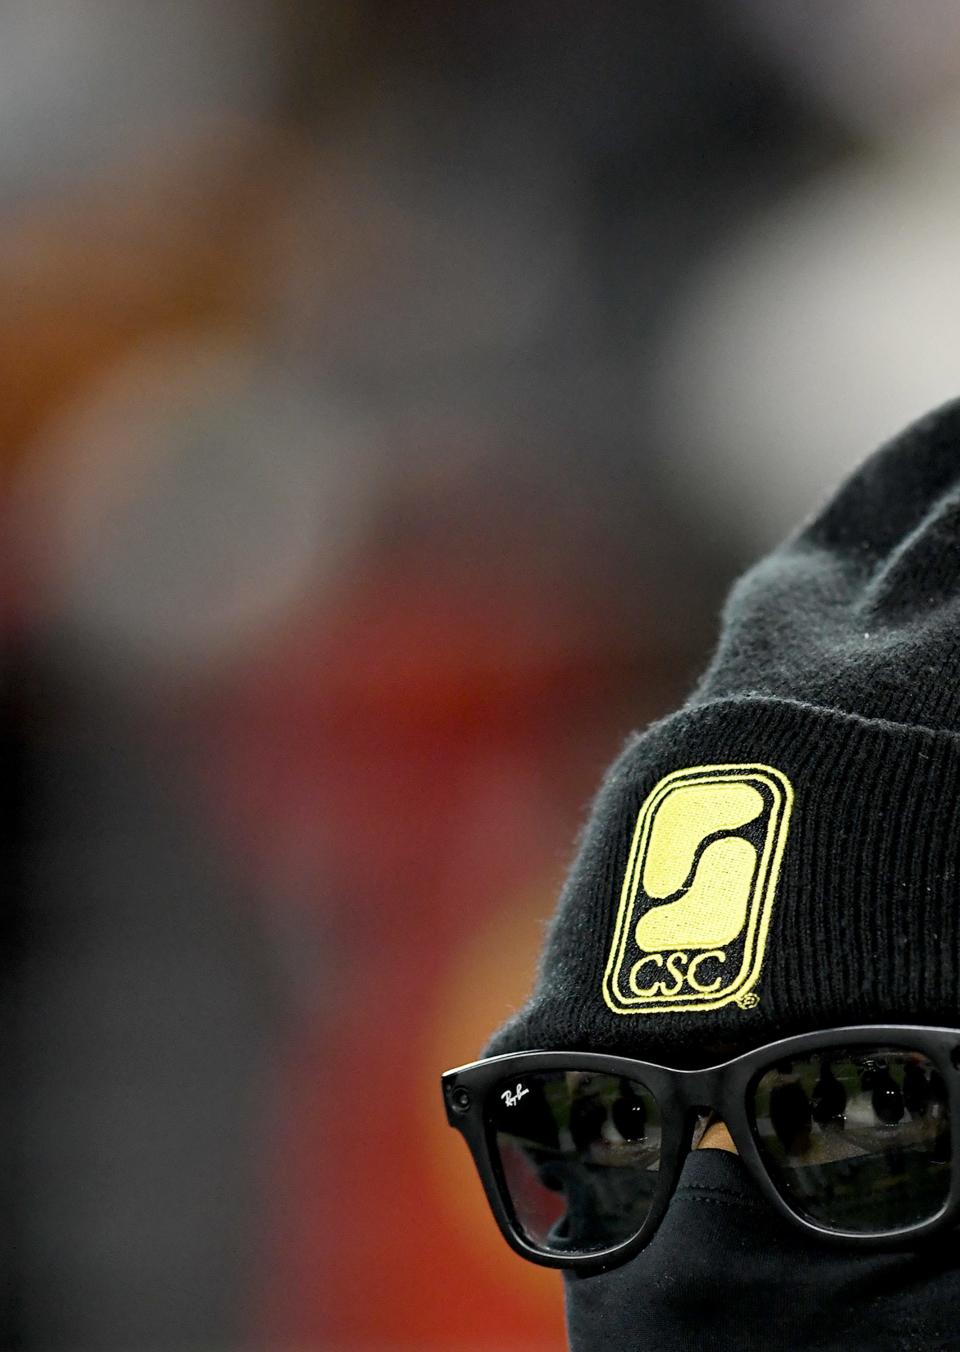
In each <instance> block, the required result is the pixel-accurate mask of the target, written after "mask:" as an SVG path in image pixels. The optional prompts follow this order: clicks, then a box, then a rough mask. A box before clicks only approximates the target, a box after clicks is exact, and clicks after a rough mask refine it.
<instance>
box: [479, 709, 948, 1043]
mask: <svg viewBox="0 0 960 1352" xmlns="http://www.w3.org/2000/svg"><path fill="white" fill-rule="evenodd" d="M722 767H726V769H727V771H728V772H730V773H734V772H736V773H742V776H743V777H744V782H749V783H754V782H760V780H762V776H760V775H759V772H758V769H757V767H760V768H761V769H765V770H769V771H770V772H771V774H770V775H769V776H768V778H769V780H770V783H771V784H774V783H783V784H786V785H787V786H788V791H789V795H790V804H789V807H790V810H789V822H788V824H787V826H786V828H783V821H782V817H781V819H780V821H779V824H778V825H777V829H778V830H782V837H783V838H782V840H780V841H779V844H778V846H777V848H778V849H779V851H780V852H779V855H778V857H777V858H776V860H775V863H776V870H775V875H776V876H775V877H774V878H773V880H772V883H771V880H770V877H769V873H770V868H768V870H767V875H768V876H767V877H766V881H765V883H764V886H765V887H767V889H768V891H767V893H766V894H765V900H764V898H761V899H760V900H761V901H762V902H763V903H764V904H766V906H767V911H766V915H765V920H764V925H765V932H764V936H763V939H764V942H763V945H762V951H761V952H760V953H759V955H758V956H757V955H755V959H756V960H755V961H754V966H753V968H752V969H751V972H752V979H751V980H750V981H749V982H748V986H749V989H747V990H745V991H744V992H741V993H740V994H739V995H738V998H737V999H732V998H731V999H729V1000H728V1001H727V1002H726V1003H722V1004H719V1005H718V1006H716V1007H710V1000H709V998H706V997H704V996H702V995H699V994H697V995H694V996H693V997H692V1001H693V1002H692V1003H691V1001H689V1000H688V1001H687V1002H686V1003H684V1000H683V999H682V998H679V997H678V998H676V999H675V1000H674V1001H673V1003H671V997H669V996H667V997H665V998H664V999H662V1000H661V1001H660V1002H659V1003H658V1002H657V1001H656V1000H654V999H651V998H650V997H649V996H648V995H646V994H644V996H643V997H629V996H628V1000H629V999H630V998H634V1004H633V1005H632V1006H631V1005H629V1003H627V1002H620V1001H619V1000H618V999H617V998H614V999H611V982H612V977H611V973H613V975H614V977H616V970H615V969H616V968H617V962H618V961H619V960H620V959H619V958H618V953H619V954H620V957H621V958H622V956H623V955H624V954H626V953H627V950H628V946H629V944H631V943H633V942H634V939H633V937H632V934H633V931H632V930H631V931H630V932H629V933H628V932H627V928H629V926H633V925H634V924H635V921H636V917H637V916H638V915H639V914H641V911H640V910H636V909H635V910H632V911H631V910H629V907H628V908H627V913H628V919H629V926H628V927H627V928H625V921H624V914H625V911H624V907H625V904H626V900H629V897H628V894H629V890H630V889H629V887H626V886H625V879H626V880H627V881H629V876H630V870H631V869H632V870H633V871H634V873H636V872H637V869H638V864H637V856H638V851H641V850H642V846H643V842H642V840H640V839H639V836H640V835H642V831H641V830H640V829H639V828H638V822H640V823H641V826H642V821H641V814H642V811H646V812H647V815H648V817H649V816H650V814H651V812H652V811H653V809H652V808H651V807H650V804H651V803H653V804H654V807H655V806H656V803H657V802H658V801H659V799H658V798H657V796H656V794H657V792H658V791H659V786H661V785H662V784H663V783H664V781H666V780H668V777H670V776H677V779H676V780H673V781H669V782H670V783H681V784H683V783H686V782H687V776H686V775H685V773H684V772H690V771H692V772H695V773H697V774H702V775H704V776H706V777H709V775H710V774H711V773H713V771H714V770H715V769H716V768H722ZM737 767H741V770H738V769H737ZM751 774H753V779H751V778H750V776H751ZM785 792H786V791H785ZM771 811H772V810H771ZM771 820H773V818H772V817H771ZM771 829H772V828H771ZM722 836H723V833H722V832H720V833H719V834H718V835H717V836H716V837H715V838H716V839H722ZM705 842H706V843H709V838H707V837H705ZM772 848H773V847H772V846H771V849H772ZM757 849H758V857H760V854H761V853H762V851H761V849H760V846H759V845H758V847H757ZM958 850H960V736H958V735H956V734H953V733H950V732H943V731H931V730H928V729H926V728H922V727H914V726H910V725H906V724H902V723H890V722H885V721H882V720H872V719H865V718H861V717H859V716H856V715H852V714H846V713H842V712H838V711H836V710H833V709H823V708H819V707H815V706H812V705H806V704H803V703H800V702H795V701H792V700H787V699H780V698H772V697H766V696H759V695H756V696H754V695H745V696H739V697H733V698H724V699H719V700H716V701H714V702H711V703H706V704H700V705H696V706H692V707H688V708H686V709H684V710H682V711H680V712H679V713H676V714H673V715H671V716H670V717H669V718H667V719H665V720H663V721H662V722H660V723H658V724H655V725H654V726H653V727H652V728H650V729H648V730H647V731H646V732H645V733H643V734H642V735H640V736H639V737H638V738H637V739H636V740H635V741H634V742H632V743H631V744H630V745H629V746H628V748H627V750H626V751H625V752H624V754H623V755H622V756H621V757H620V759H619V760H618V761H617V762H616V764H615V765H614V766H613V768H612V770H611V772H610V774H609V775H608V777H607V779H606V781H605V783H604V785H603V787H602V789H601V791H600V793H599V794H598V796H597V799H596V802H595V804H594V808H593V812H592V815H591V818H590V820H589V823H588V825H587V828H586V830H585V832H584V835H583V839H582V844H581V848H580V851H579V853H578V857H577V859H576V862H575V864H574V866H573V868H572V870H571V873H570V875H569V878H568V880H567V883H566V886H565V888H564V891H563V895H562V897H561V901H560V905H559V907H558V910H557V914H556V916H555V918H554V921H553V924H552V927H551V931H550V935H549V938H548V942H547V946H546V949H545V952H544V955H543V958H542V962H541V971H540V976H539V979H538V982H537V986H536V989H535V992H534V994H533V996H532V998H531V1000H530V1001H529V1002H528V1004H527V1005H526V1006H525V1007H524V1009H523V1010H521V1011H520V1013H519V1014H518V1015H517V1016H516V1017H515V1018H513V1019H511V1020H510V1021H509V1023H507V1024H506V1025H505V1027H504V1028H502V1029H501V1030H500V1032H499V1033H498V1034H497V1035H496V1036H495V1037H494V1038H493V1039H492V1040H491V1042H490V1043H489V1045H488V1048H487V1051H488V1053H489V1054H495V1053H497V1052H502V1051H511V1050H518V1049H521V1048H534V1047H540V1048H548V1049H549V1048H570V1049H574V1048H596V1049H609V1050H619V1051H623V1052H624V1053H625V1054H630V1053H634V1054H638V1055H642V1054H644V1053H650V1052H658V1051H665V1052H668V1051H669V1050H670V1049H674V1050H675V1051H678V1052H680V1051H682V1052H683V1054H684V1055H685V1056H687V1055H689V1053H690V1050H691V1048H696V1047H697V1046H698V1045H699V1046H702V1047H703V1048H704V1049H708V1048H713V1047H717V1048H719V1047H723V1048H729V1049H739V1048H743V1047H747V1046H751V1045H757V1044H759V1043H762V1042H764V1041H766V1040H768V1039H769V1038H773V1037H777V1036H781V1035H787V1034H789V1033H791V1032H797V1031H802V1030H805V1029H808V1028H817V1027H829V1026H831V1025H835V1024H841V1023H847V1024H849V1023H858V1022H874V1021H883V1020H890V1021H907V1022H909V1021H914V1022H918V1023H938V1022H939V1023H948V1024H949V1023H952V1022H954V1021H955V1020H956V1018H957V1015H958V1013H960V922H958V915H957V912H958V905H957V901H958V898H957V873H958ZM770 859H772V855H771V856H770ZM768 863H770V860H768ZM637 886H639V884H637ZM625 899H626V900H625ZM647 904H648V909H649V901H648V903H647ZM757 904H758V906H759V905H760V902H758V903H757ZM751 905H753V902H751ZM618 926H619V930H618ZM621 931H622V932H621ZM755 938H756V936H754V939H755ZM618 944H619V949H618ZM678 951H680V950H678ZM682 951H683V953H684V958H683V960H682V961H681V960H680V959H676V960H675V969H674V968H671V970H676V971H677V972H679V973H680V974H681V976H682V974H683V971H684V970H686V968H688V967H689V965H690V961H691V956H692V955H693V954H694V951H695V950H694V949H693V948H691V947H690V946H689V945H686V946H683V948H682ZM669 958H670V955H669V954H667V953H666V952H664V953H663V954H653V955H646V954H644V955H643V961H645V962H646V964H647V967H646V969H645V970H646V971H647V972H648V973H652V974H653V976H657V975H658V972H659V971H660V970H661V969H663V967H664V965H665V964H668V963H669ZM658 959H659V960H660V962H659V967H658ZM685 965H686V967H685ZM700 970H701V972H702V973H705V972H707V971H708V970H709V971H710V972H711V973H712V971H713V968H710V967H709V959H707V961H706V962H705V963H704V964H703V965H702V966H701V968H700ZM748 975H749V973H748ZM645 979H646V978H645ZM632 980H633V985H632V989H633V990H635V991H636V990H640V991H643V992H647V991H648V990H649V989H651V988H652V985H653V983H651V985H650V986H645V985H644V986H641V985H640V984H639V983H638V982H637V981H636V979H632ZM716 980H719V978H715V981H716ZM613 984H614V987H615V988H616V989H621V988H625V987H623V983H622V982H621V985H620V987H616V982H615V981H614V983H613ZM698 984H699V985H700V987H702V988H706V987H707V986H708V985H712V984H715V983H714V982H709V983H708V982H707V981H706V980H704V979H701V981H700V982H699V983H698ZM660 989H662V990H669V989H671V987H669V986H667V985H666V982H661V985H660ZM697 1000H699V1001H700V1003H699V1005H698V1004H697V1003H696V1001H697ZM618 1004H621V1007H620V1008H617V1007H616V1006H617V1005H618Z"/></svg>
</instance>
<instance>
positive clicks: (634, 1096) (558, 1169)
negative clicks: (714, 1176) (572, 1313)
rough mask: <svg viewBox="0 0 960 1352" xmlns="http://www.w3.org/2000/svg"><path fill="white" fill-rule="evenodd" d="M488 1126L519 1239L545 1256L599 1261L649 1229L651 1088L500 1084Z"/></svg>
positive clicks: (555, 1075) (581, 1080) (655, 1134)
mask: <svg viewBox="0 0 960 1352" xmlns="http://www.w3.org/2000/svg"><path fill="white" fill-rule="evenodd" d="M488 1103H489V1104H490V1105H491V1107H490V1109H489V1114H488V1123H489V1126H490V1129H491V1133H492V1139H493V1141H494V1142H495V1145H496V1151H497V1154H498V1156H499V1163H500V1174H501V1177H502V1179H503V1181H504V1183H505V1185H506V1190H507V1195H508V1197H509V1202H510V1206H511V1208H512V1210H513V1214H514V1218H515V1221H516V1224H517V1226H518V1228H519V1230H520V1233H521V1234H522V1235H523V1237H524V1238H525V1239H526V1240H527V1242H528V1243H530V1244H532V1245H534V1246H535V1247H536V1248H538V1249H539V1250H541V1252H543V1253H564V1254H577V1253H584V1254H586V1253H595V1252H598V1251H600V1250H603V1249H609V1248H612V1247H613V1246H615V1245H617V1244H620V1243H622V1242H623V1241H624V1240H626V1239H629V1238H630V1237H631V1236H632V1235H635V1234H637V1232H638V1231H639V1230H641V1229H642V1227H643V1223H644V1221H645V1219H646V1217H647V1213H648V1212H649V1210H650V1204H651V1201H652V1200H653V1195H654V1192H655V1189H656V1183H657V1170H658V1168H659V1164H660V1114H659V1111H658V1109H657V1101H656V1099H655V1098H654V1097H653V1095H652V1094H651V1093H650V1091H649V1090H648V1089H646V1088H645V1087H644V1086H643V1085H642V1084H639V1083H637V1081H635V1080H626V1079H621V1078H620V1077H618V1076H615V1075H594V1074H589V1073H586V1072H583V1071H569V1070H568V1071H564V1070H549V1071H540V1072H537V1073H535V1074H532V1075H524V1076H522V1077H521V1078H520V1079H516V1078H514V1079H512V1080H510V1081H504V1082H503V1083H501V1084H498V1085H497V1086H496V1087H495V1089H494V1090H493V1092H492V1094H491V1097H490V1098H489V1099H488Z"/></svg>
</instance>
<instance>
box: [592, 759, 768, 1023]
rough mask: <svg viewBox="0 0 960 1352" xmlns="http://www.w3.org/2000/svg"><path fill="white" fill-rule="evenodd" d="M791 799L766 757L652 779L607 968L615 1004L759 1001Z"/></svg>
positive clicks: (607, 989) (653, 1010) (691, 1005)
mask: <svg viewBox="0 0 960 1352" xmlns="http://www.w3.org/2000/svg"><path fill="white" fill-rule="evenodd" d="M792 808H793V789H792V787H791V785H790V781H789V780H788V779H787V777H786V775H785V774H783V773H782V772H781V771H780V770H774V769H773V768H772V767H771V766H769V765H699V766H695V767H692V768H690V769H687V770H677V771H675V772H674V773H673V774H671V775H667V776H666V778H664V779H661V780H660V782H659V784H657V785H656V787H655V788H654V789H653V790H652V792H651V793H650V795H649V796H648V797H647V799H646V801H645V802H644V804H643V806H642V807H641V809H640V813H639V816H638V817H637V825H636V830H635V831H634V834H633V843H632V845H631V847H630V856H629V859H628V861H627V870H626V873H625V875H624V879H623V888H622V890H621V893H620V906H619V910H618V911H617V923H616V926H615V927H614V934H613V942H612V944H611V946H610V956H609V958H608V959H607V967H606V971H605V973H604V977H603V998H604V1000H605V1001H606V1002H607V1004H608V1005H609V1007H610V1008H611V1009H612V1010H613V1012H614V1013H615V1014H657V1013H666V1012H668V1011H670V1010H692V1009H718V1008H719V1007H720V1006H721V1005H726V1004H730V1003H731V1002H732V1001H736V1002H737V1003H738V1004H739V1005H741V1006H742V1007H743V1008H745V1009H746V1008H750V1007H751V1006H752V1005H754V1004H756V1003H757V997H756V996H755V995H753V994H752V993H751V989H750V988H751V987H752V986H753V985H754V983H755V982H756V980H757V977H758V976H759V975H760V968H761V966H762V964H763V954H764V949H765V946H766V941H767V930H768V928H769V924H770V913H771V910H772V906H773V900H774V894H775V892H776V886H777V877H778V875H779V872H780V860H781V858H782V856H783V849H784V845H785V844H786V839H787V829H788V827H789V824H790V813H791V810H792Z"/></svg>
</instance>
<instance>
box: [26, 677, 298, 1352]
mask: <svg viewBox="0 0 960 1352" xmlns="http://www.w3.org/2000/svg"><path fill="white" fill-rule="evenodd" d="M37 670H41V669H37ZM37 670H35V671H34V673H33V674H32V675H31V678H30V681H29V685H30V686H31V688H32V689H33V691H34V698H33V701H32V713H31V718H30V722H29V728H28V732H27V736H26V739H25V745H24V776H23V792H24V807H23V817H24V820H25V821H26V823H27V832H28V833H27V836H26V839H25V840H24V842H23V861H24V862H23V868H22V882H21V896H20V909H21V917H22V920H21V925H20V930H21V963H20V975H19V986H18V989H19V1002H18V1003H19V1008H18V1011H17V1018H16V1038H15V1041H14V1044H13V1045H14V1048H15V1051H16V1061H17V1063H18V1065H17V1073H16V1079H17V1080H18V1081H19V1088H20V1090H21V1092H20V1094H19V1098H18V1104H17V1117H18V1127H19V1130H18V1132H17V1137H18V1141H19V1149H18V1150H17V1151H16V1153H15V1157H14V1160H13V1161H12V1164H13V1167H14V1169H15V1172H16V1177H15V1194H16V1197H17V1199H18V1204H19V1208H20V1211H21V1221H20V1225H19V1227H18V1228H19V1231H20V1239H19V1242H18V1244H17V1245H16V1250H17V1252H16V1263H17V1268H18V1274H19V1280H20V1284H21V1289H20V1292H19V1306H20V1310H21V1321H22V1346H24V1347H25V1348H38V1349H44V1352H54V1349H57V1350H59V1349H63V1352H67V1350H68V1349H69V1352H194V1349H195V1350H196V1352H200V1349H204V1352H211V1349H224V1352H226V1349H231V1352H234V1350H235V1349H237V1348H240V1347H242V1346H245V1345H248V1340H249V1338H250V1335H251V1327H252V1322H253V1320H254V1318H255V1315H256V1313H257V1312H256V1310H255V1304H256V1298H257V1291H258V1286H257V1281H256V1278H257V1276H258V1272H259V1269H258V1264H257V1258H258V1255H259V1253H260V1240H261V1230H262V1225H263V1215H264V1212H263V1207H264V1194H263V1185H264V1173H265V1164H266V1158H267V1150H266V1146H267V1143H268V1140H269V1127H270V1125H271V1124H270V1121H269V1115H268V1112H267V1105H268V1104H269V1103H270V1102H271V1099H272V1093H271V1088H272V1086H271V1082H270V1075H271V1067H272V1056H273V1036H274V1033H275V1031H276V1021H277V1019H276V1016H277V1009H278V1005H277V1000H276V994H277V990H276V981H275V975H276V974H275V972H274V970H273V965H272V961H271V959H270V956H269V952H268V949H267V945H266V943H265V942H264V934H263V932H262V927H261V922H260V919H259V917H258V915H257V912H256V910H255V909H254V907H253V906H252V904H251V898H250V896H249V895H245V894H244V890H243V889H242V888H241V887H240V886H239V884H238V882H237V881H236V879H235V877H233V876H232V875H231V870H230V869H229V868H228V867H227V865H226V862H225V859H224V858H223V857H222V855H221V854H220V852H218V851H217V850H216V849H214V848H213V846H212V845H211V842H210V840H209V839H205V838H204V837H203V836H202V835H201V834H200V833H199V832H198V830H197V829H196V827H194V826H191V825H189V824H188V821H187V819H186V814H185V813H184V812H183V811H182V809H179V808H178V806H177V804H176V800H175V793H174V792H173V791H172V786H171V785H169V784H168V785H164V784H163V782H162V781H163V773H162V771H161V769H160V766H159V765H158V764H157V763H155V758H154V757H152V756H151V754H150V753H149V751H147V749H146V747H145V745H144V743H143V740H142V738H141V737H140V736H138V735H136V734H135V733H134V731H133V729H132V726H130V725H129V723H128V720H127V719H126V718H125V716H124V714H123V712H122V710H121V709H120V708H119V706H118V703H117V700H116V699H115V698H111V697H108V696H106V694H105V693H101V694H95V693H92V692H89V691H88V692H87V694H86V695H85V696H83V697H82V698H78V697H77V694H76V692H75V691H74V692H70V691H69V690H68V689H65V688H64V686H63V685H62V684H60V683H58V682H52V681H51V680H50V679H49V676H46V677H44V676H43V675H41V676H40V677H39V679H38V675H37ZM38 688H39V689H41V690H42V691H43V697H42V699H41V700H40V701H37V700H36V698H35V694H36V691H37V689H38ZM169 768H170V767H169V764H168V765H167V770H168V771H169Z"/></svg>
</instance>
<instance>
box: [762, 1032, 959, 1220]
mask: <svg viewBox="0 0 960 1352" xmlns="http://www.w3.org/2000/svg"><path fill="white" fill-rule="evenodd" d="M753 1111H754V1117H755V1121H756V1136H757V1143H758V1145H759V1147H760V1153H761V1155H762V1157H763V1161H764V1163H765V1165H766V1167H767V1169H768V1171H769V1173H770V1176H771V1178H772V1180H773V1182H774V1184H775V1186H776V1188H777V1190H778V1191H779V1193H780V1195H781V1196H782V1197H783V1199H784V1201H786V1202H787V1203H788V1205H789V1206H790V1207H791V1208H792V1209H793V1210H794V1211H796V1212H798V1213H799V1214H800V1215H802V1216H805V1217H806V1218H807V1219H808V1220H812V1221H814V1222H816V1224H818V1225H820V1226H823V1227H824V1228H825V1229H831V1230H843V1231H847V1232H850V1233H855V1234H862V1235H875V1234H882V1233H884V1232H888V1231H894V1230H904V1229H908V1228H909V1227H911V1226H914V1225H918V1224H920V1223H921V1222H923V1221H926V1220H930V1219H932V1217H934V1216H935V1215H936V1214H937V1213H938V1212H939V1211H940V1209H941V1208H942V1207H943V1205H944V1203H945V1202H946V1200H947V1194H948V1193H949V1191H950V1154H951V1142H950V1109H949V1102H948V1096H947V1090H946V1086H945V1084H944V1082H943V1078H942V1076H941V1075H940V1073H939V1072H938V1070H937V1068H936V1066H935V1065H934V1064H933V1062H932V1061H930V1060H929V1059H928V1058H927V1057H926V1056H924V1055H922V1054H921V1053H919V1052H910V1051H904V1050H902V1049H901V1048H896V1047H848V1048H843V1049H831V1050H829V1051H827V1052H816V1053H809V1054H807V1055H804V1056H800V1057H794V1058H792V1059H791V1060H789V1061H781V1062H779V1063H778V1064H777V1065H776V1066H775V1067H773V1068H772V1069H770V1070H768V1071H767V1072H766V1073H765V1074H763V1075H762V1076H761V1077H760V1079H759V1080H758V1081H757V1083H756V1085H755V1087H754V1091H753Z"/></svg>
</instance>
